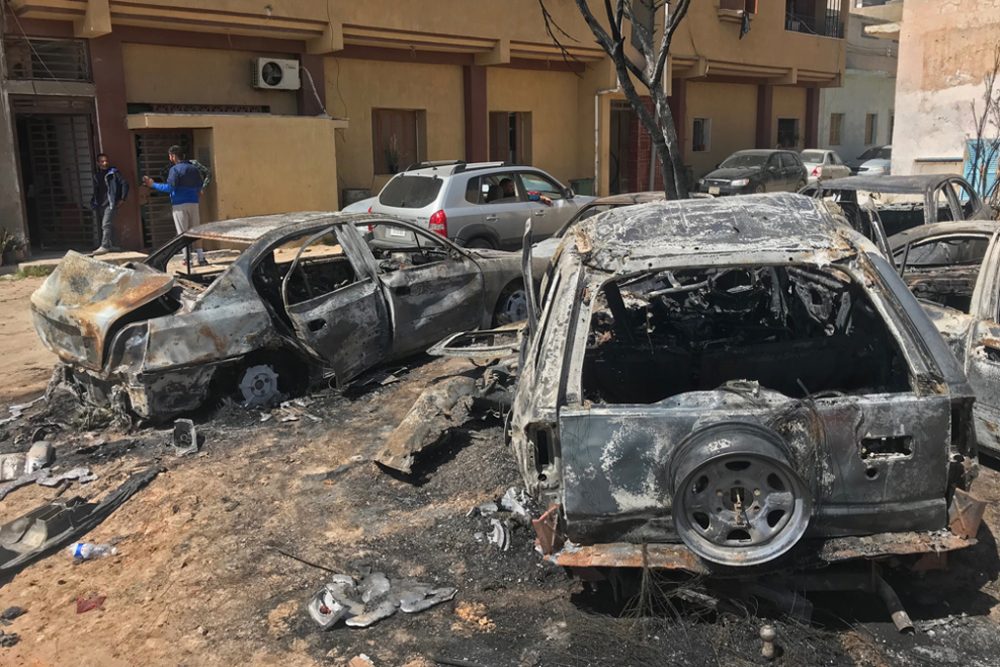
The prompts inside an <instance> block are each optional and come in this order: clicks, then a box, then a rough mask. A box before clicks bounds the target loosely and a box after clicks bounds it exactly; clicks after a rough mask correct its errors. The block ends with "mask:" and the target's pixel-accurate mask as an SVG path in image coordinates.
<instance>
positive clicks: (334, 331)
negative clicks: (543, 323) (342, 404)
mask: <svg viewBox="0 0 1000 667" xmlns="http://www.w3.org/2000/svg"><path fill="white" fill-rule="evenodd" d="M359 227H360V228H361V229H359ZM365 229H367V230H368V231H364V230H365ZM202 241H212V242H213V243H217V244H222V245H223V246H225V248H226V250H223V251H217V252H218V253H219V257H220V259H219V261H218V263H216V261H215V259H214V258H213V263H212V264H211V265H210V266H208V267H196V268H192V267H191V266H190V265H189V264H187V265H184V266H179V264H183V263H182V262H178V261H177V260H176V258H177V257H178V256H179V253H182V252H183V251H184V249H185V248H186V247H188V246H190V245H191V244H193V243H198V242H202ZM523 294H524V290H523V288H521V277H520V270H519V266H518V261H517V256H516V255H514V254H513V253H505V252H498V251H487V250H481V251H480V250H472V249H466V248H460V247H458V246H456V245H454V244H453V243H451V242H450V241H448V240H447V239H443V238H441V237H440V236H438V235H435V234H432V233H431V232H429V231H428V230H426V229H423V228H421V227H419V226H417V225H413V224H410V223H406V222H402V221H398V220H393V219H385V218H380V217H377V216H370V215H348V214H335V213H295V214H284V215H274V216H263V217H259V218H247V219H241V220H228V221H225V222H218V223H212V224H208V225H203V226H201V227H199V228H198V229H197V230H191V231H189V232H186V233H185V234H183V235H181V236H179V237H177V238H176V239H174V240H173V241H171V242H169V243H168V244H167V245H165V246H164V247H162V248H160V249H159V250H157V251H155V252H154V253H152V254H151V255H150V256H149V257H148V258H146V259H145V260H144V261H142V262H139V263H131V264H128V265H125V266H113V265H110V264H107V263H105V262H102V261H99V260H97V259H93V258H90V257H85V256H83V255H80V254H78V253H74V252H70V253H68V254H67V255H66V257H65V259H64V260H63V261H62V262H61V263H60V264H59V266H58V267H57V268H56V270H55V271H54V272H53V273H52V275H51V276H49V277H48V278H47V279H46V281H45V282H44V283H43V285H42V286H41V287H40V288H39V289H38V290H37V291H36V292H35V293H34V294H33V295H32V297H31V309H32V315H33V317H34V323H35V329H36V331H37V332H38V335H39V337H40V338H41V340H42V342H43V343H44V344H45V346H46V347H48V348H49V349H50V350H52V351H53V352H54V353H55V354H56V355H58V356H59V358H60V360H61V361H62V363H63V364H64V369H63V371H62V372H63V377H64V381H65V382H66V383H68V384H71V385H72V386H74V387H75V388H76V389H77V393H78V394H79V395H81V396H82V397H83V398H84V399H86V400H88V401H89V402H91V403H93V404H97V405H104V406H106V405H109V404H122V407H123V408H124V409H126V410H127V411H128V412H131V413H133V414H135V415H138V416H139V417H141V418H149V419H154V420H163V419H167V418H170V417H174V416H177V415H179V414H181V413H184V412H187V411H190V410H193V409H194V408H196V407H198V406H200V405H201V404H202V403H204V402H205V400H206V399H208V398H209V396H210V395H212V394H213V392H217V391H221V392H222V393H223V394H226V393H228V394H233V395H238V396H240V398H241V400H243V401H244V402H245V403H246V404H247V405H248V406H251V407H265V406H269V405H271V404H274V403H277V402H279V401H280V400H282V399H283V397H285V396H286V395H287V394H288V393H290V392H295V391H303V390H304V389H305V388H307V387H308V386H309V385H310V384H312V383H314V382H318V381H320V380H322V379H324V378H329V377H333V378H335V380H336V383H337V385H338V387H343V386H345V385H346V384H347V383H349V382H350V381H351V380H353V379H354V378H356V377H357V376H358V375H359V374H361V373H362V372H364V371H366V370H368V369H369V368H372V367H374V366H376V365H378V364H381V363H384V362H387V361H390V360H392V359H397V358H400V357H404V356H407V355H412V354H413V353H415V352H418V351H422V350H424V349H426V348H427V347H428V346H430V345H431V344H433V343H435V342H436V341H438V340H440V339H441V338H442V337H443V336H445V335H447V334H450V333H453V332H456V331H461V330H463V329H469V328H476V327H480V326H491V325H492V324H494V323H496V321H498V320H500V319H503V318H504V317H506V316H507V314H509V313H510V312H512V310H511V309H512V308H514V306H516V304H517V303H520V302H522V301H523Z"/></svg>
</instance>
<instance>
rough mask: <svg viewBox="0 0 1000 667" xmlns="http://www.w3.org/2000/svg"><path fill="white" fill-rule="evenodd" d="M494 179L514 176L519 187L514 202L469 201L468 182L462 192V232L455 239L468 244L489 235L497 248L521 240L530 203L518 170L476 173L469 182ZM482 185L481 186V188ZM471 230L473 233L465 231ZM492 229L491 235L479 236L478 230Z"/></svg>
mask: <svg viewBox="0 0 1000 667" xmlns="http://www.w3.org/2000/svg"><path fill="white" fill-rule="evenodd" d="M494 176H500V177H503V176H511V177H512V180H513V181H514V183H515V187H516V188H517V193H516V194H517V197H516V200H513V201H502V202H499V203H497V202H483V203H472V202H470V201H468V199H466V195H465V192H467V191H468V181H466V187H465V188H464V190H463V194H462V200H463V211H462V213H461V216H462V219H463V220H462V221H463V222H464V224H463V226H462V228H461V229H459V230H458V232H457V233H456V234H455V238H456V239H460V240H461V241H469V240H470V239H472V238H475V237H477V236H489V237H491V240H493V241H494V242H495V243H497V245H498V247H501V248H507V247H513V246H516V245H517V244H518V241H519V240H520V238H521V230H522V229H523V228H524V220H525V219H526V218H527V217H528V216H529V215H531V207H530V204H531V202H529V201H528V198H527V196H526V195H525V192H524V188H523V187H522V185H521V179H520V177H519V176H518V171H517V170H516V169H511V168H502V169H497V170H494V171H489V172H484V173H477V174H475V175H473V176H470V179H469V180H473V179H476V180H479V181H480V184H481V183H482V179H484V178H490V177H494ZM481 187H482V185H480V188H481ZM481 194H482V193H481V192H480V195H481ZM466 229H469V230H470V231H466ZM476 229H479V230H484V229H485V230H489V232H491V233H490V234H486V233H477V232H476V231H475V230H476Z"/></svg>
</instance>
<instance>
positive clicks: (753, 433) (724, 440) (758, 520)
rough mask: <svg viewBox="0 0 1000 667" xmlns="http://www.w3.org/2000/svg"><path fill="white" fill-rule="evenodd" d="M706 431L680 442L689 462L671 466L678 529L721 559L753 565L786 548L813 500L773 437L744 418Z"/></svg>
mask: <svg viewBox="0 0 1000 667" xmlns="http://www.w3.org/2000/svg"><path fill="white" fill-rule="evenodd" d="M720 426H721V425H720ZM705 431H711V432H710V433H708V434H707V437H706V436H704V435H703V436H702V437H700V438H698V441H697V442H695V443H692V445H691V446H687V447H685V448H684V452H683V456H684V459H685V461H686V462H687V465H682V469H679V470H678V471H677V472H678V473H679V475H680V476H681V478H680V479H678V481H677V483H676V484H675V485H674V497H673V508H672V511H673V516H674V526H675V527H676V529H677V532H678V535H679V536H680V538H681V539H682V540H683V541H684V543H685V544H686V545H687V546H688V548H690V549H691V550H692V551H694V552H695V553H696V554H698V555H699V556H701V557H702V558H704V559H705V560H708V561H711V562H713V563H718V564H721V565H729V566H749V565H758V564H760V563H765V562H767V561H770V560H773V559H775V558H777V557H779V556H781V555H782V554H784V553H786V552H787V551H788V550H789V549H791V548H792V547H793V546H795V544H796V543H797V542H798V541H799V539H800V538H801V537H802V535H803V534H804V533H805V531H806V528H808V526H809V518H810V513H811V509H812V502H811V498H810V496H809V492H808V489H807V488H806V487H805V484H804V483H803V482H802V480H801V479H800V478H799V476H798V475H797V474H796V473H795V471H794V470H792V468H791V467H790V466H789V465H788V462H787V459H786V458H785V456H784V453H783V452H782V451H781V448H780V447H778V446H777V445H776V444H775V443H774V442H773V441H772V438H777V436H776V435H774V434H773V432H770V431H767V430H766V429H763V428H759V427H753V425H750V424H743V425H739V426H733V425H728V428H719V429H712V428H710V429H705ZM696 435H699V434H696ZM765 436H766V437H765ZM675 479H676V478H675Z"/></svg>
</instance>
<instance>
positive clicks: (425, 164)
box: [403, 160, 465, 171]
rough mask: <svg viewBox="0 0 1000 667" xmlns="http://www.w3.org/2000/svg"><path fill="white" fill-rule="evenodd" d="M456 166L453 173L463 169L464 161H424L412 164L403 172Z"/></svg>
mask: <svg viewBox="0 0 1000 667" xmlns="http://www.w3.org/2000/svg"><path fill="white" fill-rule="evenodd" d="M451 166H457V167H458V168H457V169H456V170H455V171H462V170H463V169H465V160H425V161H424V162H414V163H413V164H411V165H410V166H409V167H407V168H406V169H404V170H403V171H416V170H417V169H433V168H436V167H451Z"/></svg>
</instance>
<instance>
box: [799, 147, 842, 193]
mask: <svg viewBox="0 0 1000 667" xmlns="http://www.w3.org/2000/svg"><path fill="white" fill-rule="evenodd" d="M800 155H801V157H802V164H804V165H805V166H806V172H807V173H808V178H809V183H810V185H811V184H813V183H817V182H819V181H828V180H830V179H831V178H843V177H844V176H850V175H851V168H850V167H848V166H847V165H846V164H844V161H843V160H841V159H840V156H839V155H837V152H836V151H830V150H824V149H822V148H810V149H808V150H804V151H802V153H800Z"/></svg>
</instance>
